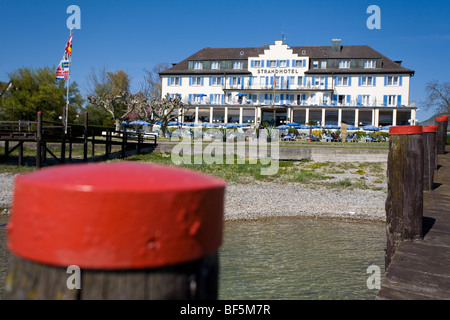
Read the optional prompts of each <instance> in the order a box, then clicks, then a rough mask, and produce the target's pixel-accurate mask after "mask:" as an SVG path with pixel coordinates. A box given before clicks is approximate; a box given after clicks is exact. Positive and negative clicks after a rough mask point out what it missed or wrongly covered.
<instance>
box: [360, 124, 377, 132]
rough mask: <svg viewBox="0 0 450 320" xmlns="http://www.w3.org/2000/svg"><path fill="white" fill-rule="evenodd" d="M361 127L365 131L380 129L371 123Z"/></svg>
mask: <svg viewBox="0 0 450 320" xmlns="http://www.w3.org/2000/svg"><path fill="white" fill-rule="evenodd" d="M362 129H363V130H366V131H380V128H378V127H375V126H371V125H368V126H364V127H362Z"/></svg>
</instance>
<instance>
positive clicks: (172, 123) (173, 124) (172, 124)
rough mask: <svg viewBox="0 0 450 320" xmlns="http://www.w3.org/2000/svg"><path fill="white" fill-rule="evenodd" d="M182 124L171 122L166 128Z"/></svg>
mask: <svg viewBox="0 0 450 320" xmlns="http://www.w3.org/2000/svg"><path fill="white" fill-rule="evenodd" d="M181 124H182V123H181V122H178V121H171V122H169V123H168V124H167V126H168V127H171V126H179V125H181Z"/></svg>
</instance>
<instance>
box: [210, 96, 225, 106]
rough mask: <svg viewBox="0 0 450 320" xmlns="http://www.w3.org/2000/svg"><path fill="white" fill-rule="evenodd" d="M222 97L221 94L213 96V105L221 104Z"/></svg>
mask: <svg viewBox="0 0 450 320" xmlns="http://www.w3.org/2000/svg"><path fill="white" fill-rule="evenodd" d="M221 100H222V95H221V94H213V95H212V101H210V102H211V103H212V104H221Z"/></svg>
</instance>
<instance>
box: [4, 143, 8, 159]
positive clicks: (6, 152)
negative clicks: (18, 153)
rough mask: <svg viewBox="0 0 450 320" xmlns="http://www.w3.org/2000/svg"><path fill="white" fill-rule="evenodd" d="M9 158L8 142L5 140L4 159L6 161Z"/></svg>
mask: <svg viewBox="0 0 450 320" xmlns="http://www.w3.org/2000/svg"><path fill="white" fill-rule="evenodd" d="M8 156H9V141H8V140H5V158H6V159H8Z"/></svg>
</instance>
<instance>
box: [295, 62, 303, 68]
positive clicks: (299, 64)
mask: <svg viewBox="0 0 450 320" xmlns="http://www.w3.org/2000/svg"><path fill="white" fill-rule="evenodd" d="M294 67H303V60H295V63H294Z"/></svg>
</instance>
